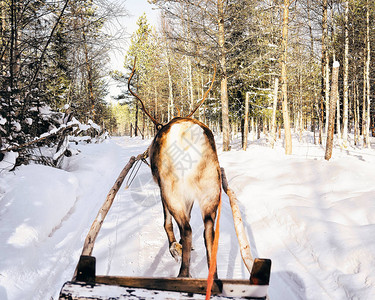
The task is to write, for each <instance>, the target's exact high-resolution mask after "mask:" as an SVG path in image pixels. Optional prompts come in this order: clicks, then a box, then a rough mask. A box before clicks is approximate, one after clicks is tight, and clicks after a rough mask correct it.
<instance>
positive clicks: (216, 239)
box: [206, 187, 221, 300]
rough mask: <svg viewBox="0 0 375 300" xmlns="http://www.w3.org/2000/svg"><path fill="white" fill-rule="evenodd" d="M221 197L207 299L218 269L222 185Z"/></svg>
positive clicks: (208, 279)
mask: <svg viewBox="0 0 375 300" xmlns="http://www.w3.org/2000/svg"><path fill="white" fill-rule="evenodd" d="M219 197H220V199H219V206H218V208H217V222H216V228H215V237H214V244H213V246H212V253H211V260H210V269H209V270H208V278H207V290H206V300H208V299H210V297H211V289H212V285H213V283H214V274H215V270H216V257H217V250H218V248H219V230H220V213H221V187H220V194H219Z"/></svg>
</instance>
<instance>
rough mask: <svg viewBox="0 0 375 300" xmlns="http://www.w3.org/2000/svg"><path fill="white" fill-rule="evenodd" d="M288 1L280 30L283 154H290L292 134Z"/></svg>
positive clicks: (286, 1) (285, 2)
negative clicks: (288, 80)
mask: <svg viewBox="0 0 375 300" xmlns="http://www.w3.org/2000/svg"><path fill="white" fill-rule="evenodd" d="M290 4H291V3H290V0H284V9H283V29H282V42H281V47H282V56H281V57H282V58H281V91H282V110H283V120H284V130H285V133H284V134H285V138H284V143H285V154H287V155H290V154H292V134H291V130H290V118H289V109H288V82H287V59H288V24H289V7H290Z"/></svg>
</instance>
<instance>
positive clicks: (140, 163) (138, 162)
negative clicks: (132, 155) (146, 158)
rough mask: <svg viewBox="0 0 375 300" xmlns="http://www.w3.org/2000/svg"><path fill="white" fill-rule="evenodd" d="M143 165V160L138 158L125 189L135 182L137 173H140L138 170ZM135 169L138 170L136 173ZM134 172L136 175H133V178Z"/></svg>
mask: <svg viewBox="0 0 375 300" xmlns="http://www.w3.org/2000/svg"><path fill="white" fill-rule="evenodd" d="M141 165H142V161H141V160H137V162H136V163H135V166H134V168H132V171H131V172H130V175H129V177H128V180H127V181H126V186H125V189H128V188H129V186H130V185H131V184H132V183H133V181H134V179H135V177H136V176H137V174H138V171H139V169H140V167H141ZM134 170H136V171H135V173H134ZM133 173H134V176H133V178H132V175H133Z"/></svg>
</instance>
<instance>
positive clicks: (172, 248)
mask: <svg viewBox="0 0 375 300" xmlns="http://www.w3.org/2000/svg"><path fill="white" fill-rule="evenodd" d="M162 203H163V211H164V229H165V232H166V233H167V237H168V242H169V252H170V253H171V255H172V257H173V258H174V259H175V260H176V261H179V260H180V258H181V256H182V246H181V244H180V243H177V242H176V238H175V235H174V232H173V223H172V215H171V213H170V212H169V210H168V208H167V206H166V205H165V203H164V201H162Z"/></svg>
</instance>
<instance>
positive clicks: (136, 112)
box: [134, 99, 138, 136]
mask: <svg viewBox="0 0 375 300" xmlns="http://www.w3.org/2000/svg"><path fill="white" fill-rule="evenodd" d="M134 100H135V123H134V124H135V125H134V136H138V100H137V99H134Z"/></svg>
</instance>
